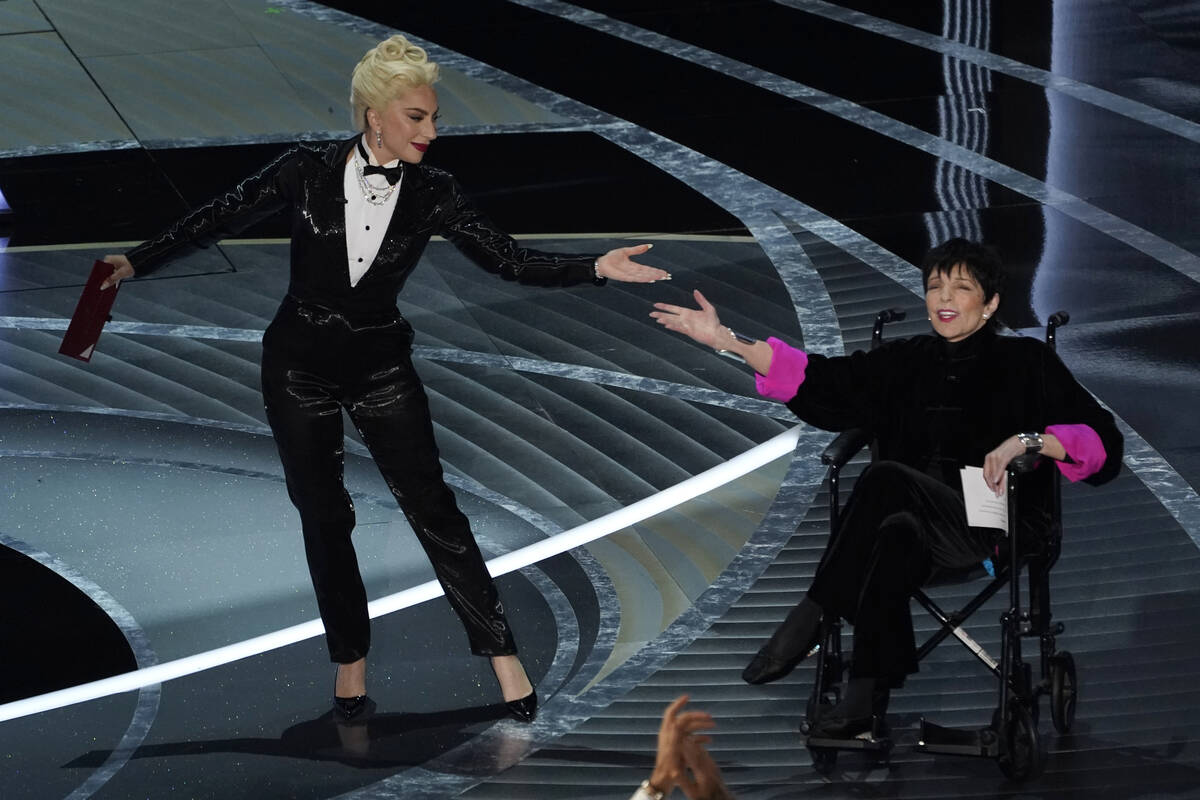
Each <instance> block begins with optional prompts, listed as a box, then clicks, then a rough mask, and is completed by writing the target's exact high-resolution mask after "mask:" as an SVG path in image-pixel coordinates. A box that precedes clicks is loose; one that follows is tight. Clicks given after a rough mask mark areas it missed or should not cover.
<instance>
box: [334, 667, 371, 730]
mask: <svg viewBox="0 0 1200 800" xmlns="http://www.w3.org/2000/svg"><path fill="white" fill-rule="evenodd" d="M339 668H340V665H339V666H337V667H334V668H333V718H334V720H335V721H336V722H350V721H351V720H355V719H366V718H367V717H368V716H370V715H371V712H372V711H374V710H375V701H373V700H372V699H371V698H370V697H368V696H367V695H365V694H360V695H357V696H355V697H338V696H337V676H338V669H339Z"/></svg>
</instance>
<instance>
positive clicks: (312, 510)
mask: <svg viewBox="0 0 1200 800" xmlns="http://www.w3.org/2000/svg"><path fill="white" fill-rule="evenodd" d="M412 337H413V332H412V327H411V326H410V325H409V324H408V322H406V321H405V320H404V319H403V318H402V317H401V316H400V314H399V312H398V311H396V310H395V309H392V310H391V311H387V312H372V313H371V314H359V315H355V316H347V315H344V314H342V313H337V312H334V311H332V310H330V309H327V308H323V307H320V306H315V305H311V304H307V303H301V302H299V301H297V300H295V299H294V298H292V297H288V298H287V299H285V300H284V302H283V304H282V305H281V306H280V309H279V312H278V313H277V314H276V316H275V319H274V321H272V323H271V325H270V326H269V327H268V328H267V331H266V334H265V335H264V336H263V359H262V384H263V398H264V400H265V404H266V412H267V420H268V421H269V422H270V425H271V431H272V432H273V433H274V435H275V442H276V445H277V446H278V448H279V456H280V458H281V459H282V461H283V469H284V475H285V477H286V479H287V488H288V495H289V496H290V497H291V500H292V503H293V504H295V506H296V508H297V510H299V512H300V521H301V526H302V528H303V531H304V548H305V554H306V556H307V559H308V568H309V572H310V574H311V576H312V582H313V588H314V589H315V590H316V594H317V605H318V608H319V609H320V612H321V620H322V621H323V622H324V623H325V635H326V642H327V644H328V646H329V655H330V658H331V660H332V661H334V662H337V663H341V664H348V663H351V662H353V661H357V660H358V659H360V658H363V657H364V656H366V654H367V650H368V649H369V648H370V643H371V632H370V623H369V619H368V616H367V596H366V590H365V589H364V588H363V582H362V576H361V574H360V573H359V569H358V559H357V556H356V554H355V551H354V546H353V544H352V543H351V541H350V534H351V531H352V530H353V529H354V505H353V503H352V502H351V500H350V496H349V494H348V493H347V492H346V488H345V484H344V482H343V459H344V449H343V435H344V432H343V428H342V410H343V409H345V410H346V412H347V413H348V415H349V417H350V419H351V421H352V422H353V424H354V425H355V427H356V428H357V429H358V432H359V435H360V436H361V437H362V440H363V442H364V443H366V445H367V448H368V449H369V450H370V452H371V456H372V458H374V460H375V464H376V465H377V466H378V467H379V471H380V472H381V473H382V475H383V478H384V480H385V481H386V482H387V485H388V487H389V489H390V490H391V492H392V494H393V496H395V498H396V502H397V503H399V505H400V509H401V510H402V511H403V512H404V515H405V517H407V519H408V521H409V523H410V524H411V526H412V529H413V532H414V533H415V534H416V536H417V539H418V540H419V541H420V543H421V546H422V547H423V548H424V549H425V553H426V555H427V556H428V557H429V560H430V562H431V563H432V564H433V569H434V572H435V574H436V575H437V579H438V581H439V582H440V583H441V584H442V586H443V588H444V589H445V591H446V598H447V599H448V600H449V601H450V605H451V607H452V608H453V609H454V611H455V612H456V613H457V614H458V616H459V617H460V618H461V619H462V622H463V625H464V626H465V628H466V631H467V637H468V639H469V641H470V645H471V651H472V652H473V653H475V654H476V655H482V656H498V655H510V654H513V653H516V651H517V648H516V644H515V643H514V641H513V637H512V632H511V631H510V630H509V626H508V622H507V620H506V619H505V616H504V609H503V606H502V605H501V603H500V599H499V594H498V592H497V590H496V586H495V584H494V583H493V582H492V578H491V576H490V575H489V574H488V571H487V567H486V565H485V564H484V562H483V556H482V555H481V554H480V552H479V547H478V545H477V544H476V543H475V538H474V537H473V536H472V535H471V529H470V525H469V523H468V522H467V518H466V516H465V515H464V514H463V513H462V512H461V511H460V510H459V508H458V504H457V503H456V502H455V499H454V494H453V492H451V490H450V488H449V487H448V486H446V483H445V481H444V479H443V475H442V467H441V462H440V461H439V459H438V449H437V444H436V443H435V441H434V437H433V423H432V421H431V420H430V416H429V404H428V400H427V399H426V396H425V390H424V388H423V387H422V385H421V380H420V378H419V377H418V376H417V373H416V371H415V370H414V368H413V364H412V359H411V356H410V351H411V345H412Z"/></svg>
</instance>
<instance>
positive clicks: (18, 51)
mask: <svg viewBox="0 0 1200 800" xmlns="http://www.w3.org/2000/svg"><path fill="white" fill-rule="evenodd" d="M0 75H3V76H4V79H3V80H0V108H3V109H4V124H3V125H0V151H16V152H14V153H12V154H14V155H16V154H20V151H21V150H22V149H24V148H30V147H37V146H47V145H49V146H53V147H64V146H70V148H71V149H73V150H74V149H88V148H87V143H96V142H104V143H106V147H107V146H110V145H111V144H114V143H120V142H123V141H128V140H129V139H130V138H131V134H130V132H129V129H128V128H127V127H125V124H124V123H123V122H122V121H121V118H120V117H119V116H118V115H117V112H116V111H114V110H113V107H112V106H111V105H110V104H109V103H108V101H107V100H106V99H105V97H104V94H103V93H102V92H101V91H100V89H99V88H98V87H97V86H96V84H95V82H93V81H92V79H91V78H90V77H89V76H88V74H87V72H86V71H85V70H84V69H83V68H82V67H81V66H80V65H79V62H78V61H76V60H75V58H74V56H72V55H71V51H70V50H68V49H67V47H66V46H65V45H64V44H63V42H62V40H61V39H59V38H58V37H57V36H55V35H54V34H53V33H22V34H12V35H8V36H0ZM79 143H83V146H82V147H81V146H80V144H79Z"/></svg>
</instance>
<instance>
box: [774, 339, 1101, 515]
mask: <svg viewBox="0 0 1200 800" xmlns="http://www.w3.org/2000/svg"><path fill="white" fill-rule="evenodd" d="M788 407H789V408H790V409H791V410H792V411H793V412H794V413H795V414H796V415H797V416H798V417H800V418H801V419H803V420H805V421H806V422H808V423H810V424H812V425H816V426H817V427H819V428H824V429H826V430H845V429H847V428H865V429H867V430H869V431H871V432H872V433H873V434H874V436H875V439H876V445H877V453H876V457H877V458H879V459H885V460H890V461H899V462H901V463H903V464H907V465H908V466H911V467H913V468H915V469H918V470H921V471H922V472H925V473H927V474H929V475H931V476H933V477H935V478H937V479H938V480H940V481H942V482H943V483H945V484H947V485H948V486H951V487H953V488H955V489H956V490H959V491H961V489H962V485H961V480H960V476H959V473H958V470H959V469H960V468H961V467H964V466H968V465H969V466H977V467H978V466H982V465H983V459H984V456H986V455H987V454H988V453H989V452H991V451H992V450H993V449H995V448H996V446H997V445H999V444H1000V442H1002V441H1003V440H1004V439H1007V438H1008V437H1010V436H1012V435H1013V434H1015V433H1018V432H1022V431H1037V432H1043V431H1045V430H1046V426H1047V425H1055V424H1077V423H1082V424H1084V425H1088V426H1090V427H1091V428H1092V429H1093V430H1094V431H1096V433H1097V434H1099V436H1100V439H1101V441H1102V442H1103V443H1104V449H1105V453H1106V456H1107V457H1106V460H1105V462H1104V466H1103V467H1102V468H1101V469H1100V471H1099V472H1097V473H1095V474H1094V475H1092V476H1090V477H1088V478H1086V479H1085V480H1086V481H1087V482H1088V483H1092V484H1101V483H1104V482H1106V481H1109V480H1111V479H1112V478H1113V477H1115V476H1116V474H1117V472H1118V471H1119V470H1120V468H1121V457H1122V450H1123V444H1124V443H1123V439H1122V437H1121V433H1120V431H1118V430H1117V427H1116V424H1115V423H1114V422H1113V417H1112V414H1110V413H1109V412H1107V411H1105V410H1104V409H1103V408H1101V407H1100V404H1099V403H1097V402H1096V400H1095V398H1093V397H1092V396H1091V395H1090V394H1088V392H1087V390H1085V389H1084V388H1083V387H1082V386H1080V385H1079V383H1078V382H1077V381H1076V380H1075V378H1074V377H1073V376H1072V375H1071V373H1070V371H1069V370H1068V369H1067V368H1066V366H1065V365H1064V364H1063V363H1062V361H1061V360H1059V358H1058V356H1057V355H1056V354H1055V353H1054V351H1053V350H1051V349H1050V348H1049V347H1048V346H1046V345H1045V344H1044V343H1042V342H1040V341H1038V340H1036V339H1031V338H1025V337H1017V336H997V335H996V333H995V332H994V331H993V330H992V327H991V326H990V325H988V326H986V327H984V328H983V329H982V330H980V331H977V332H976V333H974V334H973V335H971V336H969V337H967V338H966V339H964V340H962V341H960V342H948V341H946V340H945V339H943V338H941V337H940V336H933V335H929V336H917V337H913V338H911V339H904V340H899V341H895V342H889V343H887V344H885V345H883V346H881V347H878V348H876V349H875V350H872V351H870V352H861V351H860V352H857V353H854V354H853V355H850V356H842V357H838V358H825V357H822V356H819V355H809V361H808V367H807V368H806V370H805V378H804V382H803V383H801V384H800V388H799V390H798V391H797V393H796V396H795V397H794V398H793V399H792V400H790V401H789V402H788ZM1047 460H1048V459H1047ZM1038 472H1039V473H1041V474H1040V475H1038V476H1036V477H1034V478H1033V479H1031V480H1026V481H1023V483H1022V493H1023V494H1024V495H1025V496H1026V499H1027V500H1029V501H1030V502H1029V503H1027V504H1022V509H1023V511H1022V517H1023V518H1025V519H1026V520H1027V521H1028V522H1031V523H1034V524H1035V525H1037V527H1039V528H1043V529H1044V525H1043V524H1042V523H1044V520H1045V516H1044V515H1045V513H1046V510H1047V508H1048V503H1049V483H1048V480H1047V479H1048V477H1049V476H1050V472H1049V469H1048V468H1047V469H1042V470H1038ZM1026 489H1028V491H1026ZM1031 494H1032V495H1033V496H1032V497H1030V496H1029V495H1031ZM1024 509H1027V511H1026V510H1024Z"/></svg>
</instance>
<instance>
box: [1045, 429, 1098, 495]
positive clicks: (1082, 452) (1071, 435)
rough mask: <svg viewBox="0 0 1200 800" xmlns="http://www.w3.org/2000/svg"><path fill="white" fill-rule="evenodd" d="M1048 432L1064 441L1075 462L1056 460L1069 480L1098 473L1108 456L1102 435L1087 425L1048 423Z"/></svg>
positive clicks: (1065, 448)
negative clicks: (1101, 439) (1101, 438)
mask: <svg viewBox="0 0 1200 800" xmlns="http://www.w3.org/2000/svg"><path fill="white" fill-rule="evenodd" d="M1046 433H1049V434H1053V436H1054V437H1055V438H1056V439H1058V441H1059V442H1060V443H1062V446H1063V449H1064V450H1066V451H1067V455H1068V456H1069V457H1070V459H1071V462H1074V463H1071V462H1068V461H1056V462H1054V463H1055V464H1056V465H1057V466H1058V470H1059V472H1061V473H1062V474H1063V475H1065V476H1066V478H1067V480H1069V481H1079V480H1083V479H1084V478H1086V477H1088V476H1089V475H1094V474H1096V473H1097V472H1099V471H1100V468H1101V467H1103V466H1104V462H1105V460H1106V459H1107V458H1108V453H1106V452H1105V451H1104V442H1102V441H1100V435H1099V434H1098V433H1096V432H1095V431H1094V430H1092V429H1091V427H1089V426H1087V425H1083V424H1075V425H1047V426H1046Z"/></svg>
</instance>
